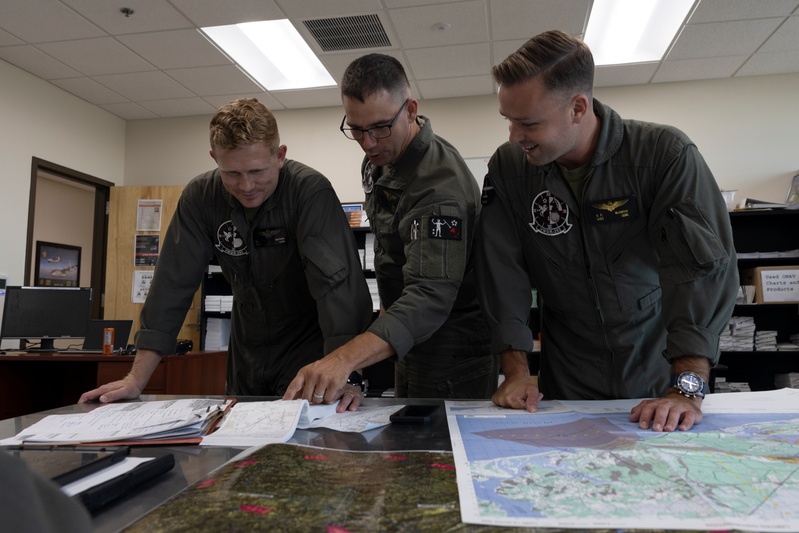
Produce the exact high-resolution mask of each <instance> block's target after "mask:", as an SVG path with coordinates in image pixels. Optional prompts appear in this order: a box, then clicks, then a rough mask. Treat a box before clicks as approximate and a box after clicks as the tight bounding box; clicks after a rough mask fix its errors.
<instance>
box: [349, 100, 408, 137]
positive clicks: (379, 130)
mask: <svg viewBox="0 0 799 533" xmlns="http://www.w3.org/2000/svg"><path fill="white" fill-rule="evenodd" d="M409 100H410V98H406V99H405V101H404V102H402V105H401V106H400V108H399V111H397V114H396V115H394V118H392V119H391V122H389V123H388V124H384V125H382V126H374V127H372V128H366V129H361V128H345V127H344V121H345V120H347V115H344V117H342V119H341V125H340V126H339V127H338V129H340V130H341V133H343V134H344V136H345V137H347V139H352V140H353V141H360V140H361V139H363V136H364V134H366V133H368V134H369V135H371V136H372V138H373V139H385V138H386V137H390V136H391V127H392V126H393V125H394V123H395V122H396V121H397V119H398V118H399V116H400V113H402V110H403V109H405V106H406V105H407V104H408V101H409Z"/></svg>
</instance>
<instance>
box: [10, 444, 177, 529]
mask: <svg viewBox="0 0 799 533" xmlns="http://www.w3.org/2000/svg"><path fill="white" fill-rule="evenodd" d="M0 450H2V451H5V452H7V453H9V454H10V455H12V456H14V457H16V458H18V459H21V460H23V461H24V462H25V463H26V464H27V465H28V466H29V467H30V469H31V470H33V471H34V472H36V473H37V474H39V475H41V476H43V477H45V478H48V479H51V480H52V481H54V482H55V483H56V484H58V485H59V486H61V487H65V486H67V485H69V484H70V483H74V482H75V481H80V480H81V479H84V478H85V477H87V476H90V475H92V474H95V473H97V472H100V471H101V470H103V469H105V468H107V467H109V466H113V465H115V464H117V463H120V462H121V461H123V460H124V459H125V458H126V457H128V455H129V454H130V448H129V447H128V446H63V445H61V446H38V445H22V446H4V447H0ZM0 453H2V452H0ZM147 456H148V457H152V459H151V460H149V461H147V462H144V463H142V464H140V465H138V466H136V467H135V468H133V469H132V470H129V471H128V472H125V473H124V474H121V475H118V476H116V477H113V478H111V479H109V480H107V481H104V482H102V483H100V484H97V485H94V486H92V487H89V488H86V489H84V490H82V491H81V492H78V493H77V494H74V495H73V496H72V497H73V498H75V499H76V500H78V501H80V502H81V503H82V504H83V506H84V507H86V509H87V510H88V511H89V512H90V513H92V514H94V513H95V512H97V511H98V510H100V509H101V508H102V507H104V506H105V505H107V504H109V503H111V502H112V501H114V500H116V499H118V498H120V497H122V496H125V495H127V494H129V493H131V492H132V491H134V490H135V489H136V488H137V487H139V486H140V485H142V484H144V483H146V482H147V481H149V480H151V479H153V478H155V477H157V476H160V475H161V474H164V473H166V472H168V471H169V470H171V469H172V468H173V467H174V466H175V456H174V455H172V454H171V453H168V452H166V451H163V450H155V451H153V453H150V454H147Z"/></svg>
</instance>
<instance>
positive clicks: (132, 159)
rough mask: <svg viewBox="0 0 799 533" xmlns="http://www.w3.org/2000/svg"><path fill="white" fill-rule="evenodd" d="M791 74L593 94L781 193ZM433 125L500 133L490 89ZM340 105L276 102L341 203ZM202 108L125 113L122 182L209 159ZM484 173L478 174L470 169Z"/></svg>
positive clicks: (731, 180) (162, 179) (467, 133)
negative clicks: (193, 112) (183, 115)
mask: <svg viewBox="0 0 799 533" xmlns="http://www.w3.org/2000/svg"><path fill="white" fill-rule="evenodd" d="M797 95H799V74H791V75H782V76H757V77H746V78H736V79H723V80H708V81H694V82H682V83H668V84H654V85H641V86H629V87H608V88H598V89H596V91H595V96H596V97H597V98H598V99H599V100H600V101H603V102H604V103H606V104H609V105H610V106H611V107H613V108H615V109H616V111H618V112H619V114H621V115H622V117H626V118H636V119H639V120H648V121H653V122H660V123H665V124H671V125H674V126H677V127H678V128H680V129H682V130H683V131H685V132H686V133H687V134H688V135H689V136H690V137H691V138H692V139H693V140H694V142H695V143H696V144H697V145H698V146H699V149H700V151H701V152H702V153H703V154H704V156H705V159H706V160H707V162H708V164H709V165H710V168H711V169H712V170H713V173H714V174H715V176H716V180H717V181H718V183H719V186H720V187H721V188H723V189H737V190H738V193H737V194H736V200H740V199H741V198H743V197H744V196H752V197H755V198H758V199H761V200H770V201H784V200H785V196H786V194H787V192H788V187H789V185H790V181H791V177H792V176H793V175H794V174H796V172H797V170H799V145H798V144H797V135H796V128H797V125H799V103H797ZM419 107H420V112H421V113H422V114H424V115H427V116H428V117H430V119H431V120H432V123H433V128H434V130H435V131H436V132H437V133H438V134H439V135H441V136H442V137H444V138H446V139H447V140H449V141H450V142H451V143H452V144H454V145H455V146H456V147H457V148H458V149H459V150H460V152H461V154H462V155H463V156H464V157H466V158H472V157H485V156H490V155H491V154H492V153H493V151H494V149H495V148H496V147H497V146H498V145H499V144H501V143H502V142H504V141H505V140H506V139H507V124H506V122H505V121H504V119H503V118H502V117H501V116H500V115H499V113H498V111H497V108H498V105H497V99H496V96H485V97H468V98H451V99H443V100H431V101H424V102H421V103H420V106H419ZM342 115H343V110H342V108H341V107H335V108H320V109H306V110H299V111H276V112H275V116H276V117H277V119H278V124H279V127H280V132H281V140H282V142H283V143H284V144H286V145H287V146H288V156H289V157H290V158H293V159H297V160H299V161H302V162H303V163H306V164H308V165H310V166H312V167H315V168H316V169H317V170H320V171H321V172H323V173H324V174H325V175H326V176H327V177H328V178H330V180H331V181H332V182H333V185H334V187H335V188H336V192H337V193H338V195H339V197H340V199H341V200H342V201H344V202H347V201H359V200H361V199H362V198H363V193H362V191H361V188H360V176H359V168H360V161H361V157H362V152H361V150H360V148H359V147H358V145H357V144H356V143H355V142H354V141H349V140H347V139H346V138H344V136H343V135H341V133H340V132H339V131H338V126H339V124H340V122H341V117H342ZM209 120H210V116H207V117H192V118H188V119H160V120H142V121H131V122H129V123H128V127H127V144H126V150H125V153H126V155H127V161H126V165H125V182H126V184H130V185H134V184H135V185H155V184H159V185H160V184H169V185H176V184H184V183H186V182H187V181H188V180H189V179H190V178H192V177H194V176H195V175H197V174H199V173H201V172H204V171H206V170H208V169H210V168H213V161H212V160H211V158H210V157H209V156H208V139H207V128H208V121H209ZM478 181H480V182H482V177H479V178H478Z"/></svg>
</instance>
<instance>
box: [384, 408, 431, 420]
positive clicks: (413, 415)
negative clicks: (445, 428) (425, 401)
mask: <svg viewBox="0 0 799 533" xmlns="http://www.w3.org/2000/svg"><path fill="white" fill-rule="evenodd" d="M437 410H438V406H437V405H406V406H405V407H403V408H402V409H400V410H399V411H397V412H396V413H394V414H393V415H391V416H390V417H389V420H391V422H392V423H393V424H429V423H430V420H431V419H432V418H433V414H435V412H436V411H437Z"/></svg>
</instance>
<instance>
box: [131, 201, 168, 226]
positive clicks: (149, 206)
mask: <svg viewBox="0 0 799 533" xmlns="http://www.w3.org/2000/svg"><path fill="white" fill-rule="evenodd" d="M162 204H163V200H143V199H140V200H139V202H138V204H137V209H136V231H161V205H162Z"/></svg>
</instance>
